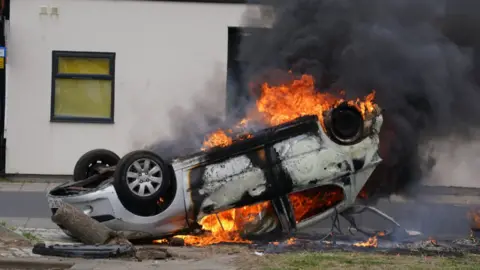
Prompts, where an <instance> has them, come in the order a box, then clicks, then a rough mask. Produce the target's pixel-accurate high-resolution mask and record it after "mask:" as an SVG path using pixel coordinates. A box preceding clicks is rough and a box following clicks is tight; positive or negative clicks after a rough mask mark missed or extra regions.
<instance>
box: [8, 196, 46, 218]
mask: <svg viewBox="0 0 480 270" xmlns="http://www.w3.org/2000/svg"><path fill="white" fill-rule="evenodd" d="M51 215H52V212H51V211H50V209H49V208H48V203H47V197H46V193H44V192H25V191H22V192H5V191H3V192H0V217H30V218H49V217H50V216H51Z"/></svg>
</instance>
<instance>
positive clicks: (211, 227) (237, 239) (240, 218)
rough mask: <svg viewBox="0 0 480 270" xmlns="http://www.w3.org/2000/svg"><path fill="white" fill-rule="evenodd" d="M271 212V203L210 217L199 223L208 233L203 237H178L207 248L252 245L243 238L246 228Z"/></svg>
mask: <svg viewBox="0 0 480 270" xmlns="http://www.w3.org/2000/svg"><path fill="white" fill-rule="evenodd" d="M269 210H271V204H270V202H263V203H259V204H255V205H251V206H245V207H241V208H235V209H231V210H227V211H223V212H220V213H218V214H212V215H208V216H206V217H204V218H202V219H201V220H200V221H199V224H200V225H202V229H203V230H205V231H208V233H207V234H205V235H201V236H194V235H177V236H175V237H180V238H183V240H184V241H185V244H186V245H191V246H205V245H212V244H218V243H229V242H233V243H251V241H249V240H245V239H243V238H242V237H241V235H240V232H241V230H242V229H243V228H244V226H245V225H246V224H247V223H249V222H252V221H254V220H255V218H256V217H257V216H258V215H259V214H260V213H261V212H262V211H269Z"/></svg>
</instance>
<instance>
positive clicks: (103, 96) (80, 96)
mask: <svg viewBox="0 0 480 270" xmlns="http://www.w3.org/2000/svg"><path fill="white" fill-rule="evenodd" d="M114 111H115V53H111V52H72V51H52V92H51V105H50V121H51V122H74V123H114Z"/></svg>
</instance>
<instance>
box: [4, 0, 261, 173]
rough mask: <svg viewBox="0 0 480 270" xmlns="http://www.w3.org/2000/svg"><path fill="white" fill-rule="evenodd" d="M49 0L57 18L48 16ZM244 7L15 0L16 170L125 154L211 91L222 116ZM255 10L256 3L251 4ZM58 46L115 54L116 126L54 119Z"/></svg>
mask: <svg viewBox="0 0 480 270" xmlns="http://www.w3.org/2000/svg"><path fill="white" fill-rule="evenodd" d="M41 6H54V7H58V12H59V16H58V17H57V16H50V15H40V14H39V13H40V8H41ZM246 8H247V7H246V6H245V5H239V4H205V3H175V2H153V1H145V2H144V1H114V0H110V1H108V0H105V1H101V0H96V1H92V0H62V1H48V0H45V1H44V0H11V22H10V30H9V36H8V41H7V42H8V44H7V46H8V49H7V50H8V51H7V54H8V55H7V57H8V59H7V61H8V67H7V68H8V69H7V76H8V85H7V91H8V101H7V103H8V104H7V105H8V115H7V117H8V121H7V133H6V136H7V161H6V162H7V164H6V173H8V174H16V173H20V174H71V173H72V170H73V166H74V164H75V162H76V160H77V159H78V157H79V156H80V155H82V154H83V153H84V152H86V151H88V150H91V149H94V148H107V149H111V150H113V151H115V152H117V153H118V154H119V155H120V156H121V155H123V154H125V153H126V152H128V151H130V150H134V149H136V148H138V147H140V144H138V143H140V142H142V143H151V142H153V141H156V140H158V139H162V138H167V137H168V136H170V134H171V130H170V122H171V121H175V119H174V118H171V114H170V113H171V111H172V110H173V109H174V107H175V106H182V107H184V108H187V109H188V108H189V107H192V106H193V100H194V99H196V98H197V97H198V96H208V97H209V98H210V99H211V100H212V104H215V106H217V108H218V111H219V113H223V111H224V106H225V80H226V65H227V63H226V62H227V42H228V41H227V33H228V31H227V27H228V26H240V25H241V24H242V17H243V13H244V11H245V9H246ZM253 8H255V7H253ZM52 50H70V51H105V52H115V53H116V66H115V70H116V73H115V124H82V123H51V122H50V96H51V70H52Z"/></svg>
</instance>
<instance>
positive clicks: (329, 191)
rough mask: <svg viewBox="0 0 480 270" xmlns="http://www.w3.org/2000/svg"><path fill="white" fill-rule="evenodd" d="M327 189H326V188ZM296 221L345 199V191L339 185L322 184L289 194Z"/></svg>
mask: <svg viewBox="0 0 480 270" xmlns="http://www.w3.org/2000/svg"><path fill="white" fill-rule="evenodd" d="M324 189H326V190H324ZM288 197H289V199H290V202H291V203H292V207H293V212H294V216H295V220H296V222H297V223H298V222H300V221H302V220H305V219H307V218H310V217H312V216H314V215H317V214H319V213H321V212H322V211H324V210H325V209H326V208H330V207H331V206H333V205H335V204H337V203H339V202H341V201H342V200H343V198H344V197H343V191H342V189H341V188H340V187H338V186H331V187H326V186H321V187H317V188H313V189H308V190H305V191H300V192H296V193H292V194H290V195H288Z"/></svg>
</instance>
